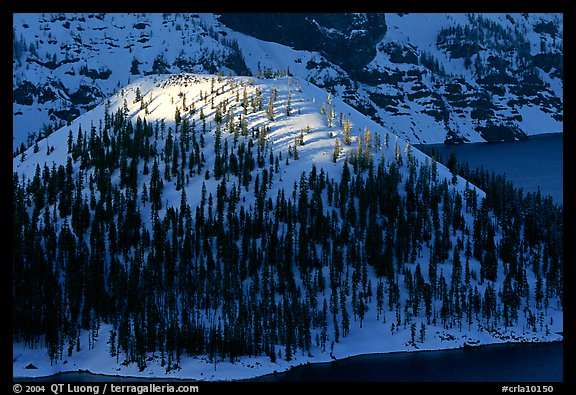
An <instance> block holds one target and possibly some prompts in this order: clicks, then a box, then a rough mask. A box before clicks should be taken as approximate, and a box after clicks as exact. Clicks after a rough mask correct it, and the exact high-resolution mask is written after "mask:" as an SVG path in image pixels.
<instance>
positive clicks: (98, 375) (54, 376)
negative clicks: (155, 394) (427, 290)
mask: <svg viewBox="0 0 576 395" xmlns="http://www.w3.org/2000/svg"><path fill="white" fill-rule="evenodd" d="M554 335H557V336H561V338H560V339H549V340H541V341H526V340H518V341H502V342H493V343H481V344H474V345H470V346H469V347H466V346H464V344H466V343H462V344H461V345H460V346H456V347H446V348H425V349H417V350H404V351H400V350H391V351H375V352H362V353H358V354H353V355H347V356H342V357H340V358H335V359H332V360H326V361H310V360H308V361H305V362H303V363H299V364H296V365H290V366H288V367H286V369H284V370H280V371H277V370H274V371H272V372H268V373H264V374H258V375H254V376H251V377H245V378H238V379H233V378H230V379H219V380H204V379H198V378H191V377H159V376H153V377H152V376H149V377H146V376H144V375H142V376H133V375H113V374H105V373H98V372H92V371H90V369H77V370H69V371H62V372H58V373H55V374H50V375H46V376H13V377H12V379H13V381H23V382H24V381H26V382H28V381H30V382H33V381H44V380H46V381H50V379H53V380H54V381H57V378H58V377H59V376H63V375H69V374H85V375H89V376H91V377H93V378H101V379H102V380H100V381H102V382H106V381H115V380H116V379H119V381H122V380H128V381H130V380H134V381H136V382H137V381H143V382H196V383H198V382H253V381H255V380H258V379H261V378H264V377H269V376H276V375H281V374H284V373H288V372H290V371H292V370H294V369H299V368H303V367H306V366H309V365H328V364H335V363H338V362H342V361H346V360H350V359H353V358H362V357H365V356H376V355H392V354H404V353H424V352H428V353H430V352H443V351H456V350H466V351H473V350H474V349H477V348H478V349H479V348H486V347H490V346H498V345H516V344H518V345H521V344H541V343H562V342H563V341H564V336H563V332H555V333H554ZM94 382H97V381H96V380H95V381H94Z"/></svg>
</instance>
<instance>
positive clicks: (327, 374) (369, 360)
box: [16, 342, 563, 382]
mask: <svg viewBox="0 0 576 395" xmlns="http://www.w3.org/2000/svg"><path fill="white" fill-rule="evenodd" d="M16 381H19V382H20V381H33V382H41V381H44V382H46V381H52V382H76V381H82V382H90V381H91V382H99V381H114V382H134V381H142V382H150V380H149V379H140V380H139V379H134V378H125V377H124V378H123V377H113V376H101V375H94V374H90V373H78V372H74V373H63V374H59V375H56V376H51V377H47V378H39V379H26V380H24V379H16ZM154 381H155V382H156V381H158V382H160V381H162V380H154ZM165 381H174V380H165ZM249 381H254V382H322V381H323V382H334V381H348V382H353V381H356V382H474V381H476V382H480V381H481V382H504V381H506V382H562V381H563V342H554V343H521V344H496V345H488V346H481V347H477V348H474V349H471V350H464V349H456V350H441V351H418V352H401V353H391V354H371V355H360V356H357V357H351V358H347V359H343V360H340V361H335V362H331V363H321V364H310V365H305V366H299V367H296V368H294V369H292V370H290V371H288V372H283V373H278V374H273V375H267V376H263V377H258V378H255V379H252V380H249Z"/></svg>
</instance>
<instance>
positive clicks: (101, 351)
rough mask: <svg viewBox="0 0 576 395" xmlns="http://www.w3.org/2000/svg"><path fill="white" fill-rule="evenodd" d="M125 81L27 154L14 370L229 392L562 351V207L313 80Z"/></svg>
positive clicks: (21, 171) (185, 76)
mask: <svg viewBox="0 0 576 395" xmlns="http://www.w3.org/2000/svg"><path fill="white" fill-rule="evenodd" d="M60 22H62V23H63V24H64V23H65V20H63V21H58V22H57V24H59V23H60ZM108 34H109V33H108ZM205 38H206V37H205ZM82 40H84V39H82ZM254 42H255V41H254ZM261 45H262V46H261V47H256V46H255V47H254V48H260V50H262V51H264V50H266V51H267V52H268V53H269V54H271V55H270V57H271V58H272V57H273V56H274V52H273V51H272V49H274V48H275V49H276V50H277V52H276V55H277V56H278V57H282V54H283V53H284V52H283V51H284V48H285V47H281V46H280V45H278V44H271V43H267V44H261ZM254 51H256V49H254ZM291 53H292V52H291ZM294 53H296V52H294ZM301 54H302V56H304V55H305V54H307V56H312V55H310V54H309V53H307V52H301ZM258 56H260V54H258ZM153 58H154V56H151V57H150V59H153ZM282 59H286V58H285V57H282ZM141 60H142V61H143V62H144V58H141ZM56 61H58V60H56ZM246 63H247V64H249V62H246ZM67 64H68V63H67ZM42 67H44V66H42ZM101 67H102V66H97V65H96V64H93V65H92V64H91V65H90V67H89V69H92V70H94V69H96V70H99V72H103V69H102V68H101ZM140 67H141V68H142V69H147V68H148V66H146V65H144V66H143V65H142V64H141V65H140ZM303 67H304V66H303ZM112 75H113V74H111V76H112ZM111 76H110V78H112V77H111ZM71 77H74V76H71ZM75 77H77V76H75ZM82 78H83V77H82ZM133 79H134V78H133ZM71 84H72V83H71ZM70 86H73V85H70ZM68 89H73V88H68ZM110 89H114V90H115V93H113V94H112V95H110V96H109V97H107V98H106V99H105V100H104V101H103V102H101V103H100V104H97V105H96V106H95V107H94V108H92V109H90V110H88V111H86V112H85V113H83V114H82V115H81V116H79V117H78V118H75V119H74V120H72V121H71V122H70V124H69V125H65V126H63V127H62V128H60V129H57V130H55V131H54V132H53V133H51V134H50V135H49V136H48V137H46V138H43V139H41V140H39V141H38V142H37V143H34V144H32V146H30V147H29V148H27V149H26V150H25V151H24V152H23V153H20V154H19V155H17V156H15V158H14V159H13V169H14V177H13V190H14V199H13V201H14V206H13V210H14V224H13V229H14V232H13V235H14V236H13V300H14V306H13V317H14V319H13V339H14V345H13V352H14V358H13V360H14V363H13V371H14V376H38V375H47V374H52V373H56V372H60V371H73V370H78V369H88V370H90V371H92V372H96V373H105V374H116V375H139V376H144V377H153V376H161V377H190V378H196V379H206V380H230V379H236V378H244V377H251V376H257V375H262V374H267V373H271V372H273V371H275V370H276V371H281V370H284V369H287V368H289V367H290V366H294V365H298V364H302V363H307V362H319V361H328V360H332V359H335V358H341V357H346V356H349V355H355V354H360V353H371V352H390V351H416V350H423V349H438V348H454V347H463V346H464V345H469V346H474V345H477V344H486V343H494V342H507V341H511V342H513V341H548V340H557V339H561V338H562V336H561V335H558V334H557V333H558V332H562V330H563V329H562V328H563V316H562V309H563V306H562V293H563V291H562V289H563V274H562V265H563V256H562V208H561V207H558V206H555V205H553V204H552V202H551V200H549V199H542V197H541V196H539V195H536V194H527V195H523V194H522V193H518V192H517V191H516V190H514V189H513V188H512V186H511V185H510V184H508V183H506V182H505V180H503V179H502V178H501V177H490V176H489V175H488V174H479V173H478V172H476V173H470V174H467V176H469V177H470V179H472V180H473V182H468V181H466V180H465V179H464V178H462V177H460V176H459V175H458V173H459V172H461V171H462V172H463V171H464V170H463V169H458V168H457V167H455V165H454V164H451V165H449V166H450V168H447V167H444V166H443V165H440V164H438V163H437V162H436V161H434V160H433V159H431V158H430V157H428V156H426V155H424V154H423V153H421V152H420V151H418V150H415V149H413V148H412V147H411V145H410V143H409V142H408V141H407V140H405V139H404V138H403V137H401V136H397V135H395V134H393V133H392V132H391V131H389V130H387V129H385V128H383V127H382V126H381V125H380V124H379V123H378V122H376V121H374V120H372V119H370V118H369V117H367V116H365V115H364V114H363V113H361V112H359V111H357V110H356V109H354V108H353V107H351V106H349V105H348V104H347V103H345V101H344V100H343V99H342V98H341V97H338V95H332V94H330V93H329V92H327V91H325V90H323V89H321V88H319V87H318V86H316V85H314V84H312V83H310V82H309V81H306V80H304V79H301V78H298V77H294V76H276V77H271V78H259V77H234V76H226V75H222V74H220V75H218V74H211V75H209V74H198V73H179V74H170V75H149V76H146V77H141V78H138V79H135V80H134V81H132V82H131V83H130V84H128V85H126V86H123V85H121V86H120V87H118V88H115V87H113V86H111V87H110ZM60 99H61V100H63V101H65V97H64V96H60ZM22 112H23V113H24V111H22ZM472 184H475V185H476V186H474V185H472ZM32 366H33V367H35V368H36V369H31V367H32Z"/></svg>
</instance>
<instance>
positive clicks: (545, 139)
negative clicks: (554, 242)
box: [414, 133, 563, 204]
mask: <svg viewBox="0 0 576 395" xmlns="http://www.w3.org/2000/svg"><path fill="white" fill-rule="evenodd" d="M414 147H416V148H418V149H419V150H421V151H423V152H425V153H428V154H429V153H430V152H431V151H432V149H434V148H435V149H437V150H438V151H439V153H440V154H441V156H442V157H443V158H444V159H448V157H449V155H450V153H451V152H452V151H454V152H455V153H456V158H457V159H458V161H459V162H462V163H464V162H466V161H468V166H469V167H470V169H474V168H480V167H481V166H484V169H486V170H494V172H495V173H496V174H505V175H506V179H507V180H510V181H512V182H513V184H514V186H515V187H516V188H522V189H523V190H524V192H536V191H537V189H538V187H540V191H541V192H542V194H543V195H550V196H552V198H553V199H554V202H555V203H557V204H563V196H562V195H563V133H551V134H542V135H535V136H531V137H530V139H529V140H523V141H512V142H505V143H472V144H457V145H446V144H426V145H414Z"/></svg>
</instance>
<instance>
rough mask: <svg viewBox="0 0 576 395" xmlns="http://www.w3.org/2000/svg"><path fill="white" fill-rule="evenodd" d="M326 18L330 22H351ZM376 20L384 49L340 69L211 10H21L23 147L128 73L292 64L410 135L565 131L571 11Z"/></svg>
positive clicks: (18, 89) (17, 93)
mask: <svg viewBox="0 0 576 395" xmlns="http://www.w3.org/2000/svg"><path fill="white" fill-rule="evenodd" d="M255 17H256V18H258V17H266V18H268V16H267V15H262V16H258V15H257V14H256V16H255ZM283 18H284V19H282V20H283V21H284V22H283V23H284V25H283V26H280V27H278V29H277V31H278V40H281V39H282V35H283V34H285V33H283V29H284V30H288V29H291V30H290V31H291V32H293V31H294V29H293V28H292V26H291V25H290V23H289V19H286V18H285V17H283ZM330 18H331V20H332V22H334V25H338V23H339V18H342V19H343V20H347V19H346V18H345V16H341V17H340V16H338V14H334V15H333V16H331V17H330ZM374 18H376V17H374ZM378 18H380V19H379V22H378V23H379V25H378V26H379V29H380V30H378V32H381V31H382V28H383V27H384V26H385V29H384V31H385V34H384V36H383V37H382V38H380V40H379V41H378V42H376V44H375V47H374V48H372V47H370V48H364V47H363V46H364V45H368V44H369V45H370V46H372V45H374V42H373V41H371V40H369V41H368V44H366V43H364V41H361V42H359V44H358V45H357V46H356V47H355V48H356V49H357V51H358V52H359V53H360V52H361V53H370V54H372V53H375V56H374V57H373V59H372V60H371V61H370V62H368V63H366V64H365V65H364V66H363V67H360V66H358V64H357V63H358V62H355V63H354V65H355V68H354V69H350V68H349V67H347V69H343V68H342V67H341V66H339V65H337V64H336V63H334V62H332V61H330V60H327V57H328V58H330V53H321V52H320V51H318V50H316V49H311V50H310V49H307V48H299V49H293V48H290V47H289V46H286V45H282V44H279V43H274V42H270V41H262V40H259V39H257V38H254V37H251V36H249V35H246V34H242V33H239V32H237V31H234V30H232V29H230V28H228V27H226V26H224V25H223V24H222V23H221V22H220V21H219V17H218V16H217V15H213V14H50V15H49V14H45V15H39V14H14V20H13V23H14V26H13V28H14V37H13V40H14V80H13V86H14V104H13V113H14V133H13V136H14V141H13V146H14V149H15V150H17V151H18V152H19V151H21V150H22V147H21V145H22V144H24V146H25V147H29V146H30V145H32V143H33V142H34V141H35V140H36V139H37V138H39V135H40V134H43V135H46V134H49V133H51V131H52V130H54V129H56V128H58V127H59V126H62V125H63V124H66V123H69V122H70V121H71V120H73V119H74V118H75V117H77V116H78V115H80V114H82V113H84V112H86V111H88V110H90V109H91V108H93V107H94V106H95V105H97V104H98V103H100V102H101V101H102V100H103V99H104V98H105V97H108V96H109V95H111V94H113V93H114V92H116V91H117V90H118V89H120V88H121V87H123V86H125V85H126V84H129V83H130V81H133V80H135V79H136V78H139V77H141V76H143V75H147V74H149V73H153V74H161V73H165V72H208V73H213V74H215V73H217V72H218V71H220V72H222V73H223V74H225V75H226V74H228V73H232V74H233V75H254V76H257V75H264V76H270V75H274V74H275V75H279V74H286V73H290V74H292V75H295V76H298V77H300V78H302V79H305V80H307V81H310V82H312V83H314V84H316V85H318V86H320V87H322V88H324V89H326V90H328V91H330V92H331V93H332V94H333V95H334V96H338V97H340V98H342V99H343V100H344V101H346V102H347V103H348V104H351V105H352V106H354V107H355V108H357V109H358V110H359V111H361V112H362V113H364V114H365V115H368V116H370V117H371V118H372V119H373V120H375V121H377V122H378V123H379V124H381V125H383V126H385V127H386V128H388V129H390V130H393V131H394V132H395V133H397V134H398V135H401V136H404V137H405V138H407V139H409V140H410V141H411V142H412V143H413V144H416V143H438V142H444V141H484V140H491V141H498V140H501V139H513V138H523V137H525V136H526V135H530V134H536V133H547V132H555V131H562V125H563V123H562V119H563V118H562V117H563V110H562V106H563V92H562V91H563V77H562V75H563V71H562V56H563V55H562V53H563V50H562V34H563V29H562V15H556V14H551V15H548V14H522V15H521V14H486V15H484V14H440V13H438V14H386V16H385V19H383V18H384V16H382V17H380V16H378ZM357 19H359V20H364V19H366V18H361V17H360V16H359V17H358V18H357ZM308 22H309V24H313V25H318V29H319V30H318V31H319V33H318V34H324V35H327V36H326V37H331V36H334V37H338V39H341V40H344V42H345V43H348V44H349V41H350V42H352V41H353V40H354V37H355V35H354V34H352V33H351V32H347V34H348V33H349V34H348V35H343V34H342V33H341V32H339V31H338V30H337V29H335V28H327V27H323V26H321V25H319V23H318V22H317V21H316V20H314V19H313V18H311V19H310V20H309V21H308ZM300 23H305V22H302V21H300ZM331 29H332V30H331ZM291 34H293V33H291ZM362 34H365V32H364V33H362ZM356 36H357V35H356ZM326 37H324V36H321V37H318V40H320V39H322V40H326ZM471 37H474V38H475V40H476V41H473V42H472V41H471ZM346 40H348V41H346ZM312 41H314V42H315V40H312ZM312 41H311V43H310V45H311V46H312V45H313V46H314V48H316V46H317V45H318V44H313V43H312ZM279 42H280V41H279ZM363 43H364V44H363ZM363 59H364V58H363ZM343 64H345V65H347V63H343Z"/></svg>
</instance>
